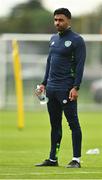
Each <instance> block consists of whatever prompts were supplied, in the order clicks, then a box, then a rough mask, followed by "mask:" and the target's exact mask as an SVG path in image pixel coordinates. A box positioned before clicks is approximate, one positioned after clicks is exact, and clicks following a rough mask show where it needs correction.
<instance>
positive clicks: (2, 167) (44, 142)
mask: <svg viewBox="0 0 102 180" xmlns="http://www.w3.org/2000/svg"><path fill="white" fill-rule="evenodd" d="M79 118H80V123H81V127H82V132H83V147H82V159H81V161H82V162H81V165H82V168H80V169H67V168H65V166H66V164H67V163H68V162H69V161H70V160H71V158H72V147H71V132H70V130H69V127H68V125H67V122H66V120H65V118H63V138H62V143H61V148H60V152H59V164H60V166H59V167H35V166H34V164H36V163H39V162H42V161H43V160H45V159H46V158H48V154H49V150H50V125H49V120H48V119H49V117H48V114H47V113H46V112H26V113H25V127H24V129H23V130H19V129H18V128H17V113H16V112H8V111H7V112H4V111H1V112H0V179H102V113H96V112H93V113H79ZM95 148H99V150H100V154H94V155H87V154H86V151H87V150H88V149H95Z"/></svg>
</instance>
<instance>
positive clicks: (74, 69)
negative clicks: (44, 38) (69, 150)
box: [42, 28, 86, 160]
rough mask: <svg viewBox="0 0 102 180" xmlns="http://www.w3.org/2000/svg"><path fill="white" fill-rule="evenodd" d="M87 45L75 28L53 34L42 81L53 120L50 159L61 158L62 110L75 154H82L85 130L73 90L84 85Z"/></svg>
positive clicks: (75, 155)
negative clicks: (79, 118) (71, 98)
mask: <svg viewBox="0 0 102 180" xmlns="http://www.w3.org/2000/svg"><path fill="white" fill-rule="evenodd" d="M85 57H86V48H85V43H84V40H83V38H82V37H81V36H80V35H78V34H77V33H75V32H73V31H72V30H71V28H69V29H67V30H65V31H64V32H63V33H61V34H59V33H57V34H55V35H53V36H52V38H51V40H50V45H49V56H48V59H47V65H46V72H45V76H44V80H43V82H42V84H44V85H45V86H46V94H47V97H48V98H49V102H48V104H47V107H48V112H49V116H50V123H51V151H50V157H49V158H50V159H52V160H56V159H57V158H58V150H59V147H60V142H61V138H62V112H63V111H64V114H65V117H66V119H67V121H68V124H69V126H70V129H71V130H72V146H73V156H74V157H80V156H81V141H82V133H81V128H80V124H79V120H78V115H77V101H70V100H69V98H68V96H69V95H68V94H69V91H70V89H71V88H72V87H74V86H77V88H79V87H80V83H81V80H82V76H83V69H84V62H85Z"/></svg>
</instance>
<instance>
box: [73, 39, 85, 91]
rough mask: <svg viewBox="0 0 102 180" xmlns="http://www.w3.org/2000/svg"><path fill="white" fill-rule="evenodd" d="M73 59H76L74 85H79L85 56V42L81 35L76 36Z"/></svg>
mask: <svg viewBox="0 0 102 180" xmlns="http://www.w3.org/2000/svg"><path fill="white" fill-rule="evenodd" d="M74 53H75V54H74V55H75V61H76V68H75V81H74V85H73V86H74V87H78V89H79V87H80V84H81V81H82V77H83V71H84V63H85V58H86V46H85V42H84V40H83V38H82V37H80V36H79V37H78V39H76V42H75V51H74Z"/></svg>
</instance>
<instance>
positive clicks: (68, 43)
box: [64, 41, 72, 47]
mask: <svg viewBox="0 0 102 180" xmlns="http://www.w3.org/2000/svg"><path fill="white" fill-rule="evenodd" d="M71 44H72V42H71V41H65V43H64V45H65V46H66V47H69V46H70V45H71Z"/></svg>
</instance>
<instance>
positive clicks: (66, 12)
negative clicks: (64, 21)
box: [54, 8, 71, 19]
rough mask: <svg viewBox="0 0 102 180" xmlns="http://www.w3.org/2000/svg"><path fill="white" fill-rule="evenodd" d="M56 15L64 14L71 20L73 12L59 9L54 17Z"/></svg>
mask: <svg viewBox="0 0 102 180" xmlns="http://www.w3.org/2000/svg"><path fill="white" fill-rule="evenodd" d="M56 14H64V15H65V16H66V17H67V18H68V19H71V12H70V11H69V10H68V9H67V8H59V9H56V10H55V11H54V16H55V15H56Z"/></svg>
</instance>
